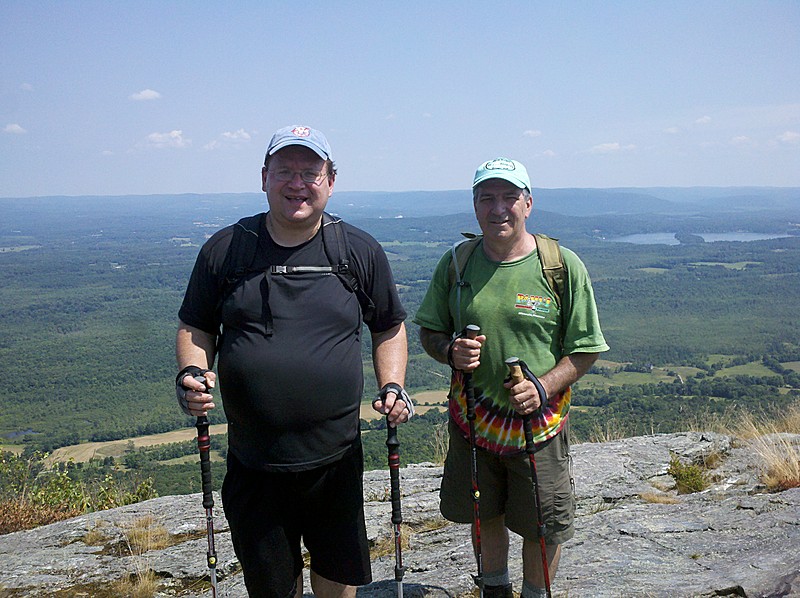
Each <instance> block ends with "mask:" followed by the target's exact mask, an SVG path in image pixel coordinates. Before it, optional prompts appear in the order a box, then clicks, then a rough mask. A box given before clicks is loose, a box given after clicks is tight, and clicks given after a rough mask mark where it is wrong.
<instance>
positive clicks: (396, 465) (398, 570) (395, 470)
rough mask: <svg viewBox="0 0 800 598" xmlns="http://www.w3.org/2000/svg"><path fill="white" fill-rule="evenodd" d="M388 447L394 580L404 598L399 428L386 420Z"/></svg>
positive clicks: (399, 596) (398, 594)
mask: <svg viewBox="0 0 800 598" xmlns="http://www.w3.org/2000/svg"><path fill="white" fill-rule="evenodd" d="M386 430H387V438H386V446H387V448H388V449H389V477H390V478H391V483H392V495H391V496H392V525H393V526H394V579H395V582H397V596H398V598H403V574H404V573H405V567H403V546H402V536H401V531H400V524H401V523H403V514H402V511H401V510H400V441H399V440H397V427H396V426H390V425H389V419H388V417H387V419H386Z"/></svg>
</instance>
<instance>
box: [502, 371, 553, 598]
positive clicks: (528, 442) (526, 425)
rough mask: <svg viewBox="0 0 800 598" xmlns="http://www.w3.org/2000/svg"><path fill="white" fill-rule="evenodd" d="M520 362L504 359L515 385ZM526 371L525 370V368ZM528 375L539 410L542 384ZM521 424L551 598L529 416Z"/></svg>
mask: <svg viewBox="0 0 800 598" xmlns="http://www.w3.org/2000/svg"><path fill="white" fill-rule="evenodd" d="M520 364H521V362H520V360H519V358H518V357H509V358H508V359H506V365H507V366H508V369H509V371H510V373H511V380H512V381H513V382H514V383H515V384H519V383H520V382H522V381H523V380H524V379H525V375H524V374H523V373H522V366H521V365H520ZM526 369H527V368H526ZM528 373H529V374H530V376H529V379H530V381H531V382H533V385H534V386H535V387H536V391H537V392H538V393H539V401H540V405H539V409H541V408H542V405H545V404H547V393H546V392H545V390H544V387H543V386H542V383H541V382H539V379H538V378H537V377H536V376H534V375H533V373H532V372H530V371H529V370H528ZM522 424H523V427H524V430H525V452H526V453H528V460H529V461H530V463H531V481H532V483H533V502H534V504H535V505H536V526H537V528H538V532H539V547H540V549H541V552H542V574H543V575H544V585H545V588H546V590H547V598H551V597H552V594H551V593H550V567H549V566H548V564H547V548H546V547H545V543H544V534H545V524H544V519H543V517H542V503H541V501H540V499H539V478H538V476H537V475H536V457H535V456H534V448H533V431H532V430H531V416H530V415H523V416H522Z"/></svg>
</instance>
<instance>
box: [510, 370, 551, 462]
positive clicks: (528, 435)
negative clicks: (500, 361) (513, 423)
mask: <svg viewBox="0 0 800 598" xmlns="http://www.w3.org/2000/svg"><path fill="white" fill-rule="evenodd" d="M506 365H507V366H508V370H509V372H510V375H511V380H512V381H513V382H514V384H519V383H520V382H522V381H523V380H525V378H528V379H529V380H530V381H531V382H533V385H534V386H535V387H536V392H538V393H539V409H541V408H542V406H543V405H546V404H547V392H546V391H545V390H544V387H543V386H542V383H541V382H539V379H538V378H537V377H536V376H535V375H534V374H533V372H531V371H530V370H528V376H525V374H524V373H523V372H522V365H521V362H520V359H519V357H509V358H508V359H506ZM526 369H527V368H526ZM522 421H523V424H524V426H523V429H524V432H525V450H526V451H527V452H528V453H531V452H533V431H532V430H531V416H530V415H523V416H522Z"/></svg>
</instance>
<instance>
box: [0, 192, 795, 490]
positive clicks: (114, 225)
mask: <svg viewBox="0 0 800 598" xmlns="http://www.w3.org/2000/svg"><path fill="white" fill-rule="evenodd" d="M558 191H559V192H558V193H554V192H553V193H551V194H550V195H549V196H547V197H549V199H550V201H545V202H543V204H545V205H544V206H543V207H540V206H539V205H537V203H536V194H534V197H535V204H534V213H533V216H532V217H531V220H530V222H529V229H530V230H532V231H536V232H544V233H546V234H549V235H551V236H554V237H558V238H559V239H560V241H561V243H562V244H563V245H564V246H566V247H569V248H570V249H573V250H575V251H576V252H577V253H578V255H579V256H580V257H581V258H582V259H583V261H584V262H585V263H586V265H587V267H588V269H589V272H590V274H591V276H592V280H593V283H594V288H595V295H596V298H597V302H598V305H599V309H600V316H601V322H602V325H603V330H604V333H605V335H606V339H607V341H608V343H609V345H610V346H611V350H610V351H609V352H608V353H606V354H604V355H603V356H602V360H601V361H599V362H598V364H597V365H596V366H595V368H594V369H593V370H592V372H591V373H590V374H589V375H587V376H586V377H585V378H584V379H582V380H581V381H580V382H579V383H578V384H577V385H576V387H575V389H574V393H573V406H574V407H573V413H572V415H571V421H572V432H573V434H574V435H575V437H576V439H577V440H578V441H591V440H594V439H598V438H603V437H604V436H605V437H608V436H612V435H616V436H617V437H619V436H624V435H637V434H649V433H662V432H673V431H678V430H684V429H687V428H694V429H698V428H700V427H702V425H703V423H704V422H708V421H710V420H712V419H714V418H722V417H725V416H726V415H727V414H730V413H731V412H732V411H735V410H748V411H752V412H758V413H761V414H765V415H767V416H769V414H776V413H779V412H781V411H782V410H785V409H787V408H788V407H789V406H790V405H792V404H793V403H796V402H797V401H798V400H799V399H800V323H799V322H800V318H798V308H800V236H798V233H800V224H799V223H800V190H775V191H774V195H775V196H776V198H777V199H776V200H775V201H767V200H765V199H764V198H765V197H769V190H760V191H759V193H760V195H759V196H758V198H757V199H758V201H755V200H752V198H751V200H750V201H747V200H746V198H747V197H748V196H747V194H746V193H744V192H741V193H737V192H735V190H730V191H729V194H730V195H731V196H730V197H727V198H726V197H725V194H724V193H722V192H721V191H720V190H716V191H714V192H713V193H711V194H710V195H711V198H710V199H709V200H708V201H707V202H706V203H705V204H704V203H703V202H702V201H699V200H698V198H697V196H698V195H701V194H700V191H699V190H692V191H691V195H692V197H691V201H689V200H688V199H687V200H686V201H683V202H677V201H675V200H674V199H675V196H676V195H679V193H678V190H670V193H669V194H667V193H666V192H665V193H664V194H662V196H661V197H655V195H653V194H654V193H655V191H651V192H648V193H650V195H648V194H647V193H645V192H644V190H640V191H639V192H638V193H637V194H634V193H628V194H625V193H618V194H616V195H615V196H614V198H615V201H614V202H608V201H606V200H607V199H608V193H607V192H601V191H597V192H596V195H593V194H592V190H572V192H573V195H570V193H569V192H570V190H558ZM450 193H453V192H450ZM687 194H688V192H687ZM397 195H398V196H399V195H402V194H397ZM463 195H464V198H465V201H461V202H460V203H459V204H458V206H459V207H463V206H464V205H466V206H467V210H468V207H469V193H468V192H467V191H464V192H463ZM459 197H461V196H459ZM642 197H645V198H646V199H647V201H646V202H644V201H642ZM664 197H669V199H664ZM743 197H744V199H743ZM464 198H462V200H463V199H464ZM336 199H337V196H336V194H335V195H334V198H333V199H332V201H331V205H330V206H329V208H330V210H331V211H335V212H338V213H340V214H341V215H342V216H343V217H345V218H346V219H347V220H348V221H350V222H352V223H354V224H356V225H358V226H360V227H362V228H364V229H365V230H367V231H368V232H370V233H371V234H372V235H373V236H375V237H376V238H377V239H378V240H379V241H380V242H381V243H382V244H383V246H384V248H385V249H386V251H387V253H388V255H389V257H390V260H391V263H392V267H393V270H394V274H395V279H396V282H397V284H398V287H399V289H400V292H401V296H402V299H403V301H404V304H405V306H406V309H407V311H408V313H409V315H410V316H411V315H413V314H414V312H415V311H416V309H417V307H418V305H419V303H420V301H421V299H422V296H423V294H424V292H425V289H426V287H427V284H428V281H429V279H430V276H431V273H432V271H433V269H434V267H435V265H436V263H437V261H438V260H439V258H440V257H441V255H442V254H443V253H444V252H445V251H447V250H448V248H449V247H450V246H451V245H452V243H453V242H455V241H457V240H458V239H459V238H461V236H460V232H461V231H477V224H476V223H475V220H474V217H473V215H472V214H471V213H469V212H468V211H467V210H462V211H460V212H459V213H448V212H447V211H445V210H446V208H445V207H441V211H440V212H439V213H438V214H430V213H428V211H423V210H422V208H421V207H420V205H421V204H416V203H413V202H412V201H411V199H413V198H411V199H409V203H408V205H406V206H405V208H404V209H402V210H401V211H400V212H399V213H397V214H394V216H392V211H391V210H389V209H385V210H383V211H381V210H380V209H377V208H376V209H369V206H365V205H361V204H358V201H357V200H359V199H363V201H364V202H368V201H375V198H372V199H370V198H369V196H368V195H365V196H363V197H362V196H361V195H357V196H354V197H351V198H348V199H349V200H351V201H350V203H348V202H345V201H342V202H341V203H337V202H336V201H335V200H336ZM395 199H396V201H398V202H400V203H399V204H398V205H401V206H402V201H401V200H402V198H395ZM601 200H603V201H601ZM656 200H657V201H656ZM626 201H627V202H628V203H626ZM581 206H583V207H584V209H579V208H581ZM544 208H547V209H544ZM264 209H266V204H265V201H264V199H263V197H262V196H260V195H256V194H241V195H180V196H142V197H109V198H101V197H81V198H73V197H60V198H25V199H0V210H2V212H1V213H2V214H3V222H2V224H0V277H1V279H2V287H0V330H1V331H2V332H1V333H0V360H2V364H3V374H4V376H3V382H4V383H3V388H2V393H0V406H2V413H3V416H2V418H0V450H5V451H9V452H14V453H16V454H19V453H20V452H22V454H23V455H26V456H31V457H32V456H33V455H44V454H46V453H48V452H51V451H53V450H54V449H57V448H59V447H64V446H68V445H75V444H79V443H86V442H90V441H107V440H118V439H128V438H134V437H137V436H142V435H147V434H154V433H160V432H169V431H172V430H179V429H185V428H189V427H191V426H193V423H194V422H193V421H192V420H191V418H188V417H186V416H184V415H183V414H182V413H181V412H180V410H179V409H178V407H177V405H176V402H175V398H174V377H175V365H174V356H173V341H174V333H175V327H176V323H177V311H178V308H179V306H180V302H181V299H182V296H183V291H184V289H185V285H186V282H187V280H188V277H189V274H190V272H191V269H192V266H193V263H194V259H195V257H196V255H197V252H198V250H199V247H200V245H202V243H203V242H204V241H205V240H206V239H207V238H208V236H209V235H210V234H212V233H213V232H214V231H216V230H217V229H218V228H220V227H221V226H224V225H225V224H228V223H231V222H234V221H235V220H236V219H238V218H239V217H241V216H244V215H247V214H250V213H254V212H257V211H262V210H264ZM397 209H398V210H399V209H400V208H397ZM426 209H429V208H426ZM559 210H560V212H559ZM581 212H582V214H583V215H580V213H581ZM373 213H374V215H375V216H376V217H372V218H368V217H365V216H366V215H369V214H373ZM400 214H402V216H403V217H402V218H401V217H397V216H398V215H400ZM377 216H381V217H380V218H379V217H377ZM659 232H670V233H675V234H676V242H675V244H669V245H667V244H638V243H637V244H634V243H622V242H614V241H612V240H610V239H613V238H615V237H619V236H623V235H633V234H640V235H644V234H648V233H659ZM737 232H746V233H761V234H762V235H763V236H764V237H772V238H764V239H762V240H754V241H746V242H744V241H736V240H733V241H717V242H704V241H703V237H702V235H704V234H708V233H737ZM678 240H680V242H678ZM407 325H408V330H409V352H410V355H409V370H408V376H407V379H406V387H407V389H408V391H409V392H410V393H411V394H412V395H413V394H414V393H419V392H421V391H426V390H444V389H445V388H446V386H447V381H448V378H449V372H448V370H447V367H446V366H443V365H441V364H438V363H436V362H434V361H433V360H432V359H430V358H429V357H427V356H426V355H425V353H424V352H423V350H422V348H421V346H420V344H419V341H418V338H417V328H416V326H415V325H414V324H412V323H411V322H410V318H409V321H408V322H407ZM368 344H369V343H366V346H365V347H364V361H365V380H366V384H365V400H369V399H370V398H371V397H372V396H374V393H375V392H376V390H377V389H376V385H375V382H374V377H373V375H372V368H371V363H370V361H369V355H370V347H369V346H368ZM443 409H444V404H442V410H443ZM211 421H212V423H214V424H217V423H224V421H225V417H224V413H223V410H222V409H221V408H220V409H217V410H215V411H214V412H212V413H211ZM445 421H446V416H445V415H444V413H443V411H437V410H435V409H434V410H430V411H428V412H427V413H426V414H425V415H423V416H419V417H416V418H414V419H413V420H412V422H410V423H409V424H407V425H404V426H403V427H402V428H401V431H400V434H399V437H400V442H401V459H402V461H403V462H405V463H409V462H416V461H430V460H435V459H437V458H440V457H441V451H442V444H441V443H442V435H443V433H444V432H443V429H444V428H443V424H444V422H445ZM384 425H385V424H384V422H383V421H382V420H380V419H378V420H369V421H367V420H363V421H362V429H363V430H364V434H363V437H364V444H365V452H366V465H367V467H369V468H373V467H385V463H386V447H385V445H384V442H385V431H384V430H385V428H384ZM225 440H226V439H225V437H224V436H222V435H217V436H215V437H214V438H213V446H212V448H213V449H214V451H215V455H216V457H217V460H216V461H215V467H214V468H213V471H214V475H215V478H216V479H215V484H217V486H216V487H219V486H218V483H219V481H220V480H221V476H222V474H223V473H224V462H223V461H222V460H221V457H224V454H225V445H226V442H225ZM63 467H65V468H67V469H68V470H69V472H70V475H73V476H76V477H95V478H97V477H103V476H106V475H109V474H113V475H127V476H135V477H137V479H140V478H147V477H149V478H152V479H153V480H154V483H155V488H156V491H157V493H158V494H161V495H165V494H180V493H187V492H195V491H198V490H199V483H200V477H199V471H198V470H197V459H196V445H195V444H194V442H193V441H187V442H181V443H175V444H170V445H163V446H158V447H150V448H143V449H134V448H131V449H130V450H127V451H126V452H125V454H124V455H122V456H120V457H114V458H110V457H107V458H102V459H93V460H91V461H88V462H86V463H73V464H67V465H65V466H63Z"/></svg>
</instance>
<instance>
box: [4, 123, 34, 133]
mask: <svg viewBox="0 0 800 598" xmlns="http://www.w3.org/2000/svg"><path fill="white" fill-rule="evenodd" d="M27 132H28V131H26V130H25V129H23V128H22V127H21V126H19V125H18V124H17V123H9V124H7V125H6V126H5V127H4V128H3V133H11V134H12V135H24V134H25V133H27Z"/></svg>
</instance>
